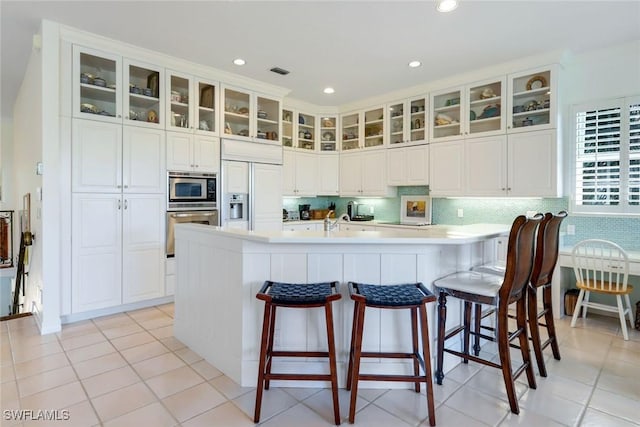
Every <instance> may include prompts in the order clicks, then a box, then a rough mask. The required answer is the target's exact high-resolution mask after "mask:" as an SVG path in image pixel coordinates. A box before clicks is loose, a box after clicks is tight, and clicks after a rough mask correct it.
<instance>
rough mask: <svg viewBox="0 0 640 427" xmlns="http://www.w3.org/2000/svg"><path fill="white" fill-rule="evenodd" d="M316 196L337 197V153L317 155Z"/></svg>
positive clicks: (338, 167)
mask: <svg viewBox="0 0 640 427" xmlns="http://www.w3.org/2000/svg"><path fill="white" fill-rule="evenodd" d="M317 158H318V175H317V176H318V195H320V196H337V195H338V194H339V193H340V157H339V156H338V153H332V154H318V155H317Z"/></svg>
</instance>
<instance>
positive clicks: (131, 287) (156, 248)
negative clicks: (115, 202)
mask: <svg viewBox="0 0 640 427" xmlns="http://www.w3.org/2000/svg"><path fill="white" fill-rule="evenodd" d="M123 199H124V200H123V210H122V212H123V221H122V224H123V233H122V235H123V239H122V240H123V241H122V272H123V274H122V277H123V279H122V292H123V301H122V302H123V303H125V304H127V303H131V302H136V301H142V300H146V299H150V298H158V297H161V296H163V295H164V279H165V274H164V259H165V243H164V239H165V231H164V225H165V206H164V202H165V200H164V196H162V195H155V194H127V195H124V196H123Z"/></svg>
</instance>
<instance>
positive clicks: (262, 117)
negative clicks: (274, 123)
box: [258, 110, 267, 119]
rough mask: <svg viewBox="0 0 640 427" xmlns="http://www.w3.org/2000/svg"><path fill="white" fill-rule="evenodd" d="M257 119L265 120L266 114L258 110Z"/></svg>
mask: <svg viewBox="0 0 640 427" xmlns="http://www.w3.org/2000/svg"><path fill="white" fill-rule="evenodd" d="M258 118H259V119H266V118H267V112H266V111H264V110H258Z"/></svg>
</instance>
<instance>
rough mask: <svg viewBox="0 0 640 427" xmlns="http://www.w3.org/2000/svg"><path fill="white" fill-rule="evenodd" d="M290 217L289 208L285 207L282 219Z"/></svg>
mask: <svg viewBox="0 0 640 427" xmlns="http://www.w3.org/2000/svg"><path fill="white" fill-rule="evenodd" d="M288 219H289V212H287V210H286V209H284V208H283V209H282V220H283V221H286V220H288Z"/></svg>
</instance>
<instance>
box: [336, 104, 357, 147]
mask: <svg viewBox="0 0 640 427" xmlns="http://www.w3.org/2000/svg"><path fill="white" fill-rule="evenodd" d="M340 121H341V122H342V135H341V138H340V140H341V141H342V151H347V150H353V149H356V148H359V147H360V113H351V114H344V115H342V117H341V120H340Z"/></svg>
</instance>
